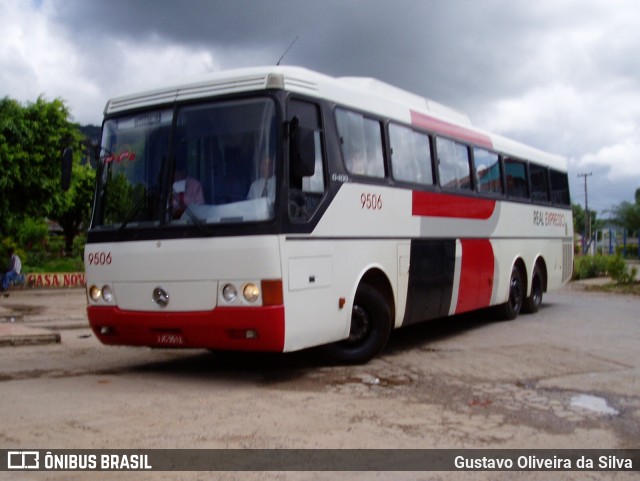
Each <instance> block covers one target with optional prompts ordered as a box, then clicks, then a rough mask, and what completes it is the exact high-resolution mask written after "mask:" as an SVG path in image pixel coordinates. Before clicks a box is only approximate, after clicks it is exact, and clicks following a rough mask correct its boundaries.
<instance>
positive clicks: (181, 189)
mask: <svg viewBox="0 0 640 481" xmlns="http://www.w3.org/2000/svg"><path fill="white" fill-rule="evenodd" d="M193 204H195V205H201V204H204V195H203V193H202V184H201V183H200V181H199V180H197V179H194V178H193V177H191V176H188V175H187V169H186V166H185V165H184V163H179V164H178V165H176V172H175V176H174V182H173V191H172V193H171V206H172V208H173V217H174V219H177V218H179V217H180V216H181V215H182V214H183V212H184V211H185V210H186V208H187V207H189V206H190V205H193Z"/></svg>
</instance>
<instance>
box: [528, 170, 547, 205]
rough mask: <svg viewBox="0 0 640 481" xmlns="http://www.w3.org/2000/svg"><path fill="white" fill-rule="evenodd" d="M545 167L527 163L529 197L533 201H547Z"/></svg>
mask: <svg viewBox="0 0 640 481" xmlns="http://www.w3.org/2000/svg"><path fill="white" fill-rule="evenodd" d="M547 172H548V170H547V168H546V167H541V166H539V165H535V164H529V176H530V177H531V198H532V199H533V200H534V202H543V203H548V202H549V176H548V175H547Z"/></svg>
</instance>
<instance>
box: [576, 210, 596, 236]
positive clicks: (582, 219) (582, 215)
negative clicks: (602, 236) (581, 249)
mask: <svg viewBox="0 0 640 481" xmlns="http://www.w3.org/2000/svg"><path fill="white" fill-rule="evenodd" d="M571 208H572V210H573V231H574V232H575V233H576V234H580V235H583V234H584V233H585V229H586V222H587V213H586V212H585V210H584V209H583V208H582V206H581V205H580V204H573V205H572V206H571ZM589 215H590V217H591V232H594V231H595V230H596V229H597V228H598V227H599V226H600V224H602V222H601V221H599V220H598V215H597V212H596V211H594V210H590V211H589Z"/></svg>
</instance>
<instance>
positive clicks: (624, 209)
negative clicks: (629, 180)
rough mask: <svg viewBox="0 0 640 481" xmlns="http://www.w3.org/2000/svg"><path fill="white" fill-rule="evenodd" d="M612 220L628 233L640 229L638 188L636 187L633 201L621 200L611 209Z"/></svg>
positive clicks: (639, 190) (639, 195)
mask: <svg viewBox="0 0 640 481" xmlns="http://www.w3.org/2000/svg"><path fill="white" fill-rule="evenodd" d="M611 213H612V215H613V220H614V221H615V223H616V224H618V225H619V226H620V227H623V228H625V229H627V231H629V232H630V233H634V232H638V231H640V189H636V193H635V203H631V202H627V201H625V202H621V203H620V204H618V205H617V206H615V207H614V208H613V209H611Z"/></svg>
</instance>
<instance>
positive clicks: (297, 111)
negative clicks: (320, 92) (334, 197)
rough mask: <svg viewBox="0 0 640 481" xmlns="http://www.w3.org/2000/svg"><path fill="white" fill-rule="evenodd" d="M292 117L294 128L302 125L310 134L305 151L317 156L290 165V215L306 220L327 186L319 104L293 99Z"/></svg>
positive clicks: (290, 117)
mask: <svg viewBox="0 0 640 481" xmlns="http://www.w3.org/2000/svg"><path fill="white" fill-rule="evenodd" d="M288 118H289V121H290V122H291V126H292V129H298V130H299V133H303V135H304V136H305V137H306V139H304V142H305V144H306V145H305V148H304V150H305V154H304V155H312V156H313V159H308V158H306V159H304V162H305V163H307V165H306V166H304V168H301V167H302V166H300V165H290V166H289V172H290V178H289V217H290V218H291V219H293V220H306V219H308V218H309V217H311V215H312V214H313V212H314V210H315V208H316V206H317V205H318V203H319V202H320V198H321V197H322V194H323V193H324V191H325V187H326V185H325V176H324V161H323V160H324V156H323V149H322V127H321V123H320V109H319V107H318V105H316V104H313V103H310V102H305V101H302V100H298V99H292V100H291V101H290V103H289V115H288ZM297 137H298V135H297V133H296V132H292V139H294V142H295V141H296V138H297ZM299 140H302V139H299ZM295 150H296V148H295V146H292V148H290V151H291V158H290V161H291V162H292V163H293V162H296V159H295V158H294V154H295ZM310 165H313V169H309V168H308V167H309V166H310ZM302 171H307V172H302ZM301 172H302V173H301Z"/></svg>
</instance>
